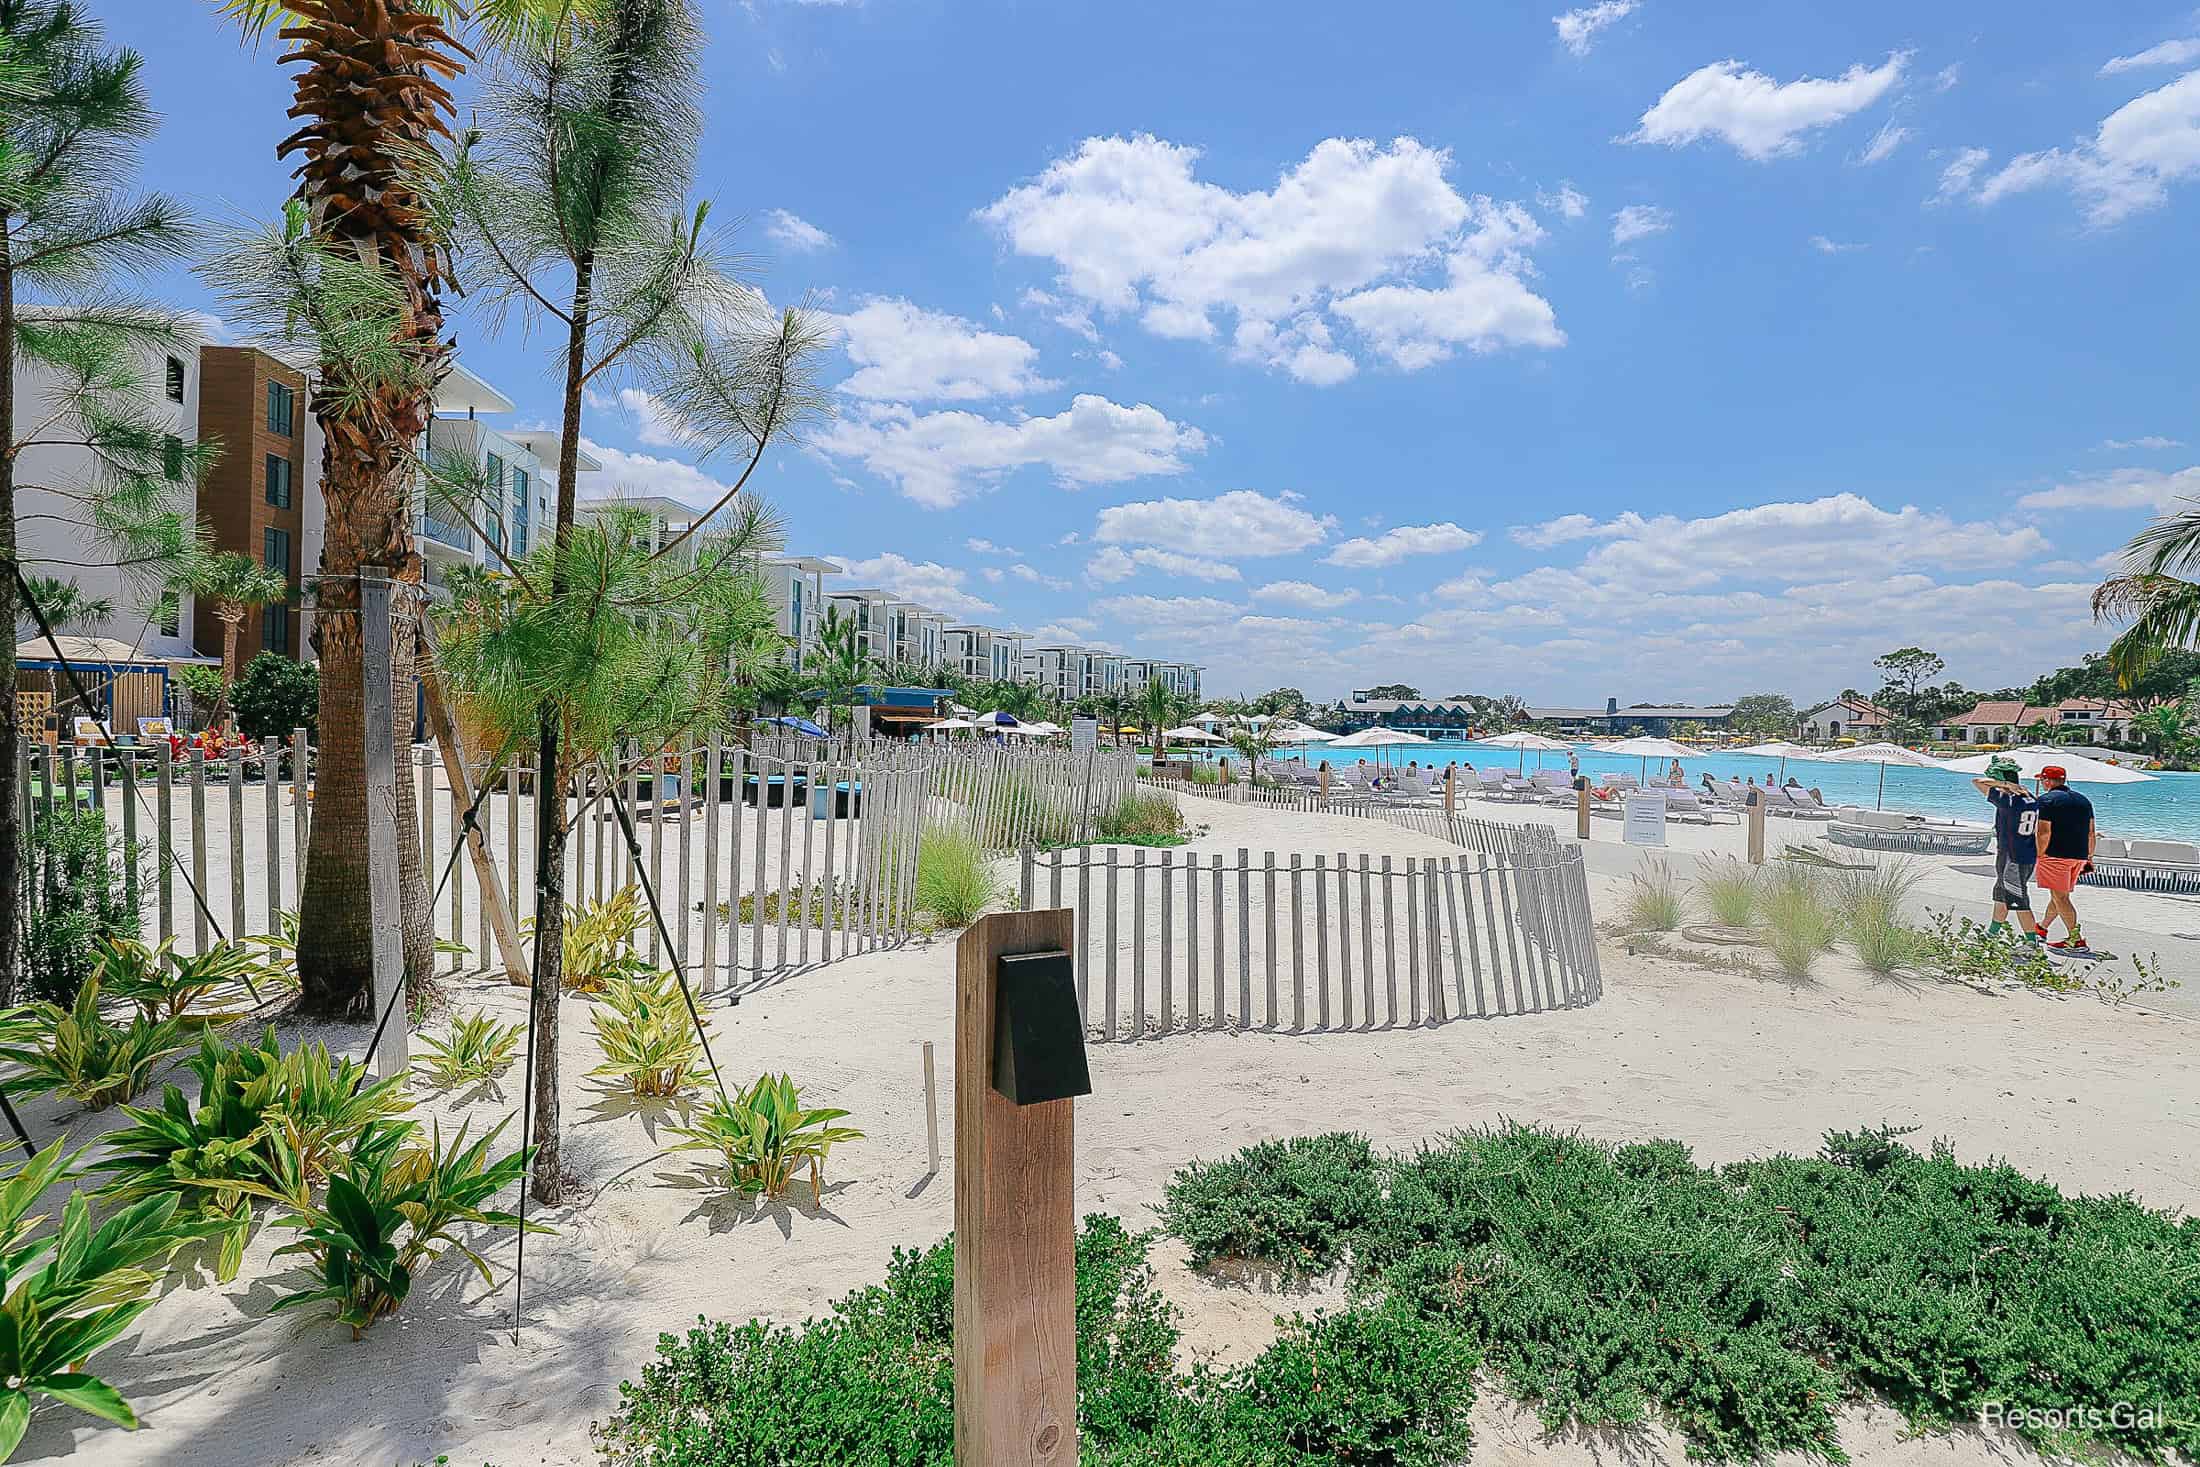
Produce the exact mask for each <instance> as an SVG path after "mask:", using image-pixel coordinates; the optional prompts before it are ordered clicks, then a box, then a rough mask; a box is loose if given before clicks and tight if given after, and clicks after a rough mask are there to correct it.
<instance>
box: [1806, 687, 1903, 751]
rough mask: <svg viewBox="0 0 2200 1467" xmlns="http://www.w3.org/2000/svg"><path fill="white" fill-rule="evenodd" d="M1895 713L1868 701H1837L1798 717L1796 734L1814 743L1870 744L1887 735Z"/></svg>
mask: <svg viewBox="0 0 2200 1467" xmlns="http://www.w3.org/2000/svg"><path fill="white" fill-rule="evenodd" d="M1893 723H1894V714H1892V713H1890V712H1888V711H1887V710H1886V709H1884V708H1882V707H1880V706H1879V705H1878V704H1877V703H1874V702H1872V701H1871V700H1870V699H1868V698H1848V697H1842V698H1835V699H1834V700H1832V701H1831V702H1828V703H1820V704H1819V705H1818V706H1817V707H1815V708H1809V709H1805V710H1804V711H1803V712H1801V713H1799V714H1797V715H1796V732H1797V733H1799V734H1800V735H1801V736H1802V737H1803V738H1805V739H1807V740H1809V741H1811V742H1812V743H1824V742H1826V741H1828V740H1832V739H1855V740H1856V741H1857V742H1858V743H1863V744H1868V743H1871V742H1874V741H1875V740H1878V739H1883V738H1885V737H1886V736H1887V730H1888V729H1889V728H1890V727H1891V726H1892V725H1893Z"/></svg>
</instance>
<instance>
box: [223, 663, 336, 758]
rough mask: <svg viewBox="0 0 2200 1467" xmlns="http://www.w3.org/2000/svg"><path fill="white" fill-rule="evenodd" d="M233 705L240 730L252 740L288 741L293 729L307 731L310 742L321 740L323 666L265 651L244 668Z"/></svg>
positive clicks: (231, 697) (231, 700)
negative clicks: (321, 667) (315, 739)
mask: <svg viewBox="0 0 2200 1467" xmlns="http://www.w3.org/2000/svg"><path fill="white" fill-rule="evenodd" d="M229 706H230V708H231V709H232V710H233V711H234V712H235V713H236V715H237V727H238V729H239V730H241V731H242V732H243V734H244V736H245V737H246V738H248V739H256V740H266V739H288V738H289V737H290V733H291V730H292V729H298V728H302V729H304V730H305V731H306V736H307V738H308V739H313V738H317V737H319V730H320V717H321V669H320V665H319V664H318V663H312V662H300V661H299V660H298V659H297V658H295V657H285V656H283V655H282V654H281V653H278V652H262V653H261V654H260V655H259V656H257V657H255V658H253V659H252V660H251V661H250V662H247V663H246V664H245V665H244V671H243V672H242V673H240V674H239V675H238V677H237V681H236V685H235V686H234V687H232V688H231V689H230V690H229Z"/></svg>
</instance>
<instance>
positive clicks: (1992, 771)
mask: <svg viewBox="0 0 2200 1467" xmlns="http://www.w3.org/2000/svg"><path fill="white" fill-rule="evenodd" d="M2020 778H2021V774H2020V771H2019V770H2018V768H2017V761H2016V760H2014V759H1998V758H1997V759H1994V760H1992V761H1991V762H1989V763H1988V764H1987V766H1986V777H1985V778H1983V779H1974V780H1972V781H1971V783H1972V784H1973V785H1975V786H1976V787H1977V789H1978V792H1979V793H1980V794H1982V795H1984V796H1986V798H1987V800H1988V801H1990V802H1991V803H1992V804H1993V807H1994V920H1993V922H1992V923H1991V924H1990V926H1989V927H1988V929H1987V930H1988V931H1991V932H2002V931H2005V930H2007V928H2008V926H2009V914H2010V912H2012V911H2017V912H2022V913H2023V914H2024V916H2023V918H2022V920H2020V921H2019V922H2018V924H2017V927H2018V930H2019V931H2021V932H2022V933H2023V934H2024V936H2025V938H2026V940H2028V941H2032V942H2037V941H2038V940H2039V939H2038V938H2037V937H2036V936H2034V934H2033V921H2032V893H2031V885H2032V868H2033V866H2034V865H2035V864H2036V863H2037V862H2038V861H2039V841H2038V831H2039V823H2040V802H2039V801H2038V800H2036V799H2034V798H2032V794H2031V792H2030V791H2029V790H2027V789H2025V787H2024V786H2023V785H2022V784H2021V783H2019V779H2020Z"/></svg>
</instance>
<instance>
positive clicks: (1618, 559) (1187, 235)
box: [95, 0, 2200, 702]
mask: <svg viewBox="0 0 2200 1467" xmlns="http://www.w3.org/2000/svg"><path fill="white" fill-rule="evenodd" d="M699 4H700V6H701V8H702V10H703V13H704V15H705V18H706V22H707V25H708V28H709V31H710V36H711V48H710V54H709V57H708V59H707V63H706V72H707V78H708V84H709V88H710V95H709V98H708V100H707V104H706V105H707V111H708V118H709V134H708V138H707V140H706V143H705V146H704V150H703V164H702V169H701V176H700V178H699V180H698V184H697V196H698V197H706V198H710V199H712V200H713V201H715V204H716V206H717V208H718V210H719V211H720V214H721V216H724V215H736V216H739V217H741V218H742V219H744V220H745V225H744V230H743V233H744V238H745V241H746V243H747V245H748V247H749V248H750V249H751V250H752V251H753V252H754V253H755V254H756V255H757V257H758V273H757V277H756V278H757V283H758V284H759V285H760V286H761V287H762V288H763V289H764V290H765V291H766V292H767V293H768V294H769V295H770V296H771V297H772V298H773V299H774V300H775V301H790V300H798V299H801V298H803V297H804V296H810V297H813V298H814V299H815V301H816V303H817V304H818V305H819V307H820V308H821V309H824V310H828V311H830V312H832V313H834V314H835V315H836V316H838V317H840V318H841V319H842V325H843V332H842V336H841V344H840V346H839V348H838V349H837V351H836V353H835V356H834V358H833V360H832V361H831V362H829V363H828V365H827V370H826V374H825V375H826V378H827V380H828V381H832V382H835V383H838V384H840V385H839V388H838V390H837V391H836V394H835V395H836V398H837V400H838V402H839V404H840V410H839V412H838V415H837V417H836V418H835V420H834V421H833V422H832V423H831V424H830V425H828V426H825V427H823V428H821V429H819V430H818V431H816V432H815V433H813V434H812V435H811V440H810V442H809V443H808V444H807V445H806V446H805V447H803V448H802V449H799V450H796V451H791V452H787V453H784V454H782V455H780V457H779V459H778V460H777V461H776V462H775V463H774V464H773V465H772V467H771V468H770V469H769V470H768V471H767V472H766V473H765V474H763V475H760V478H761V479H762V480H763V481H764V488H765V492H766V493H768V494H769V495H770V496H771V497H772V498H773V499H774V500H775V502H776V503H777V504H778V505H779V507H780V508H781V510H782V511H783V512H784V514H785V515H786V517H787V519H788V521H789V525H790V531H791V538H790V548H792V549H796V550H800V551H804V552H808V553H820V554H827V555H831V556H834V557H836V558H840V559H843V560H844V561H846V562H848V563H850V564H851V565H852V566H853V567H854V568H855V571H856V579H859V580H860V581H862V582H865V583H871V584H885V585H888V586H892V587H896V588H899V589H901V590H902V591H904V592H905V593H906V594H909V595H911V596H913V597H916V598H918V599H923V600H928V601H930V602H932V603H933V604H935V605H938V606H940V607H941V608H942V609H943V610H949V611H951V612H954V613H956V614H960V615H966V616H969V617H971V618H973V619H977V620H982V621H987V622H991V623H995V624H1002V625H1012V626H1016V627H1020V628H1023V629H1026V630H1031V631H1039V632H1043V633H1046V634H1048V635H1052V636H1063V637H1074V638H1076V639H1078V640H1082V641H1088V642H1092V643H1096V644H1100V645H1107V646H1112V647H1118V648H1122V649H1124V650H1132V651H1143V652H1151V653H1155V654H1159V655H1171V656H1186V657H1193V658H1196V659H1198V660H1201V661H1204V662H1205V663H1207V664H1208V666H1209V669H1210V670H1209V673H1208V687H1209V688H1210V689H1211V690H1214V691H1225V692H1228V691H1239V690H1247V691H1259V690H1261V689H1263V688H1266V687H1269V686H1273V685H1276V684H1278V683H1289V684H1292V685H1295V686H1298V687H1300V688H1303V689H1304V690H1306V691H1307V692H1309V693H1314V694H1318V695H1324V696H1327V695H1334V694H1337V693H1341V692H1343V691H1344V690H1346V689H1347V688H1349V687H1352V686H1364V685H1366V684H1367V683H1370V682H1375V681H1393V680H1398V681H1407V682H1411V683H1414V684H1415V685H1417V686H1419V687H1420V688H1421V689H1422V690H1423V691H1424V692H1427V693H1431V694H1445V693H1452V692H1457V691H1461V690H1466V689H1472V690H1475V691H1480V692H1517V693H1520V694H1523V695H1525V696H1527V697H1529V698H1530V699H1531V700H1532V701H1539V702H1563V701H1577V700H1590V699H1594V700H1598V701H1601V699H1602V698H1603V697H1605V696H1607V695H1613V696H1617V697H1619V698H1620V699H1621V700H1622V701H1623V702H1632V701H1643V700H1651V699H1666V698H1673V699H1679V698H1719V697H1728V696H1732V695H1735V694H1738V693H1742V692H1747V691H1756V690H1778V691H1784V692H1788V693H1790V694H1792V695H1794V696H1795V697H1797V698H1798V699H1799V700H1808V699H1811V698H1814V697H1817V696H1820V695H1823V694H1830V693H1832V692H1835V691H1838V690H1839V689H1840V688H1841V687H1843V686H1845V685H1857V686H1865V687H1868V686H1870V685H1871V684H1872V683H1873V681H1874V678H1873V675H1872V672H1871V669H1870V661H1871V658H1872V657H1873V656H1875V655H1876V654H1878V653H1880V652H1882V651H1885V650H1887V649H1889V648H1892V647H1895V646H1898V645H1902V644H1905V643H1913V642H1914V643H1922V644H1923V645H1926V646H1928V647H1932V648H1934V649H1936V650H1938V651H1940V652H1941V653H1943V655H1945V656H1946V657H1947V659H1948V662H1949V664H1950V673H1951V675H1953V676H1957V677H1961V678H1963V679H1965V680H1966V681H1968V682H1970V683H1972V684H1973V685H1976V686H1984V687H1994V686H1999V685H2003V684H2009V683H2019V682H2024V681H2028V680H2029V679H2030V678H2031V677H2032V676H2033V675H2034V674H2035V673H2037V672H2039V671H2042V670H2045V669H2046V668H2049V667H2052V666H2055V665H2058V664H2060V663H2063V662H2067V661H2071V660H2074V659H2075V658H2076V657H2077V656H2078V655H2079V654H2080V653H2081V652H2083V651H2085V650H2089V649H2091V648H2095V647H2098V646H2100V645H2102V644H2103V643H2104V642H2105V640H2106V634H2105V633H2104V631H2103V630H2102V629H2101V628H2098V627H2096V626H2094V625H2093V624H2092V623H2091V620H2090V617H2089V615H2088V613H2087V611H2086V607H2085V598H2086V594H2087V592H2088V591H2089V589H2090V587H2091V585H2092V583H2093V582H2094V581H2095V580H2097V579H2098V578H2099V576H2100V574H2101V572H2102V568H2103V565H2104V563H2105V561H2104V557H2106V556H2109V555H2110V554H2111V553H2112V552H2113V551H2115V550H2116V549H2117V548H2118V547H2119V546H2120V545H2121V544H2122V543H2123V541H2124V540H2125V539H2126V538H2127V537H2128V535H2129V534H2130V533H2131V532H2132V531H2133V530H2135V529H2136V528H2138V527H2139V526H2140V525H2141V524H2142V523H2144V520H2145V517H2146V515H2147V514H2148V512H2149V511H2150V510H2151V509H2152V508H2154V507H2157V506H2163V505H2168V504H2171V503H2174V502H2175V501H2176V500H2177V499H2178V498H2179V497H2180V496H2183V495H2194V494H2200V467H2195V465H2200V449H2196V448H2194V447H2192V446H2190V445H2193V444H2196V443H2200V421H2196V414H2195V411H2194V407H2195V403H2194V381H2193V368H2192V360H2193V358H2192V343H2193V340H2194V338H2195V326H2196V324H2200V271H2195V270H2194V269H2193V268H2192V245H2191V241H2192V239H2193V238H2194V235H2195V226H2196V224H2200V13H2196V12H2195V11H2193V10H2192V9H2190V8H2188V7H2185V6H2178V5H2172V6H2159V7H2157V6H2150V5H2145V4H2122V5H2118V6H2114V7H2105V6H2068V5H2052V6H2051V5H2043V4H2015V5H2009V6H2003V7H1995V8H1994V9H1993V10H1991V11H1990V12H1980V11H1977V10H1966V11H1965V13H1957V11H1958V8H1957V7H1938V6H1934V7H1920V6H1915V5H1893V4H1874V3H1856V4H1849V5H1844V6H1838V7H1836V6H1825V7H1816V8H1815V11H1816V13H1813V10H1812V8H1806V7H1794V6H1782V7H1767V6H1762V5H1753V4H1731V5H1714V4H1701V3H1691V4H1688V5H1685V6H1683V5H1681V4H1679V3H1675V0H1639V3H1632V4H1630V3H1628V0H1607V3H1604V4H1600V5H1595V6H1593V7H1589V8H1584V9H1580V10H1569V9H1568V7H1566V6H1564V5H1557V4H1548V3H1546V4H1542V5H1519V4H1508V5H1468V4H1464V3H1457V0H1447V3H1429V4H1416V3H1397V4H1389V5H1384V6H1379V7H1371V8H1366V9H1363V10H1359V11H1352V10H1340V9H1339V8H1338V7H1336V6H1333V5H1311V4H1299V3H1285V0H1269V3H1265V4H1250V3H1199V4H1189V5H1187V4H1183V3H1181V0H1179V3H1169V4H1150V3H1143V0H1111V3H1106V4H1100V3H1070V0H1063V3H1045V4H1041V3H1016V0H959V3H958V0H860V3H857V0H849V3H837V4H823V3H796V0H747V3H736V0H699ZM95 8H97V9H99V10H100V11H101V12H102V13H103V14H104V15H105V16H106V18H107V20H108V22H109V25H110V29H111V33H112V34H113V36H114V37H115V39H117V40H120V41H123V42H126V43H128V44H131V45H135V46H137V47H139V48H140V49H141V50H143V51H144V52H145V53H146V56H147V60H148V73H149V81H150V85H151V88H152V91H153V94H154V99H155V102H156V105H157V106H158V107H159V108H160V109H161V111H162V112H163V113H164V115H165V118H166V126H165V128H164V130H163V132H162V134H161V135H160V137H159V139H158V140H157V142H156V143H155V144H154V145H153V147H152V149H151V154H150V158H149V166H148V170H147V174H148V178H149V180H150V181H152V182H153V183H155V184H157V186H159V187H162V188H165V189H168V190H170V191H173V192H175V193H178V194H181V195H183V196H185V197H187V198H189V199H192V200H193V201H195V202H197V203H198V204H200V205H201V206H202V207H203V208H205V209H206V210H207V211H208V212H209V213H211V214H214V215H216V216H217V217H230V218H235V217H240V216H266V215H269V214H271V213H272V212H273V211H274V210H275V209H276V208H277V206H278V205H279V202H280V200H281V199H282V197H283V196H284V194H285V192H286V190H287V188H288V181H287V177H286V170H285V169H284V168H282V167H281V166H279V165H278V164H277V163H276V162H275V160H274V158H273V156H272V147H273V143H274V141H275V139H277V138H278V137H280V136H282V135H283V134H284V133H285V132H287V131H288V124H287V122H286V120H285V119H284V117H283V112H284V109H285V108H286V107H287V106H288V104H289V83H288V80H287V78H286V76H285V75H284V73H283V71H282V70H281V69H280V68H279V67H278V66H277V65H276V57H277V56H278V55H279V53H280V47H279V46H277V45H275V44H273V43H269V44H266V45H263V46H262V47H261V48H260V49H259V50H257V51H253V50H249V49H246V48H243V47H241V46H240V45H239V44H238V43H237V42H236V40H235V39H234V37H233V36H232V35H231V34H230V33H229V32H227V31H226V30H225V29H224V28H223V26H222V25H221V24H219V23H218V22H217V21H216V20H215V19H214V18H213V16H212V14H211V10H212V7H211V5H210V4H196V3H194V4H184V3H177V0H158V3H155V0H106V3H104V4H100V5H97V6H96V7H95ZM170 288H171V289H172V291H173V292H174V293H175V294H176V295H177V296H178V297H179V298H182V299H187V300H197V299H199V298H200V297H201V296H202V294H203V292H202V291H201V290H200V288H199V287H198V286H197V285H196V284H195V282H193V281H191V280H190V279H189V278H188V277H185V276H179V277H177V278H176V279H175V280H174V281H172V282H170ZM455 319H456V324H457V329H458V333H459V342H460V347H461V351H462V353H463V356H464V359H465V360H466V361H467V363H468V364H469V365H470V366H472V367H473V368H474V369H475V370H476V371H478V372H480V373H481V374H482V375H484V376H485V377H487V378H489V379H490V380H491V381H493V382H495V383H497V384H498V385H499V386H501V387H502V388H503V389H504V390H505V391H506V392H507V393H508V394H510V395H511V396H512V397H513V398H514V399H515V400H516V401H518V402H519V403H520V404H521V413H520V414H519V418H520V419H521V420H523V421H529V422H534V421H539V420H543V419H547V418H548V417H549V416H550V414H551V411H552V408H553V404H554V392H555V383H554V380H553V376H552V369H551V366H550V363H549V358H548V355H547V353H545V352H544V351H542V350H541V347H540V343H539V342H538V343H530V342H527V341H525V340H524V339H521V338H520V337H519V336H518V335H517V334H516V332H515V333H513V334H510V335H507V336H506V337H505V338H503V339H497V338H495V337H492V336H490V335H489V334H487V333H486V332H485V331H484V330H483V329H482V327H481V326H480V324H479V323H477V322H475V321H473V320H470V319H468V317H467V315H466V313H465V311H464V309H463V308H461V309H460V310H459V311H458V312H457V313H456V317H455ZM633 385H635V386H637V387H640V386H644V385H646V384H633ZM586 431H587V437H588V438H589V440H590V441H591V442H592V443H593V444H595V445H597V446H598V447H599V448H600V449H602V450H604V451H605V456H606V457H607V459H608V460H609V461H610V463H611V465H612V469H613V472H612V473H610V474H607V475H605V476H600V477H601V479H602V480H608V481H610V482H611V483H615V484H616V485H618V486H619V487H623V488H625V489H628V490H631V491H632V492H636V493H654V492H672V493H675V494H680V495H683V496H685V497H688V498H690V499H695V498H698V497H699V496H701V495H703V494H705V493H707V492H708V489H709V483H708V481H709V479H710V477H711V476H712V475H713V474H714V473H715V472H717V469H716V466H714V465H712V464H709V463H705V464H702V465H701V466H699V467H696V466H693V465H691V464H689V463H688V462H687V460H686V455H684V454H683V453H682V452H681V451H680V449H679V448H678V447H677V446H673V445H670V444H668V443H666V442H665V441H663V440H664V435H663V434H662V433H661V432H659V431H657V430H656V428H654V427H653V426H652V419H651V415H650V404H649V402H648V400H647V399H646V397H644V396H641V395H638V394H630V395H628V396H627V397H626V399H625V400H624V401H623V402H622V401H619V400H616V399H614V398H612V397H610V396H608V395H607V396H606V397H605V398H604V399H603V400H602V401H601V402H600V403H599V405H598V406H596V407H595V408H594V409H593V410H592V411H591V413H590V415H589V418H588V425H587V430H586ZM594 487H597V488H603V487H609V485H607V484H605V483H601V482H599V484H598V485H597V486H594Z"/></svg>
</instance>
